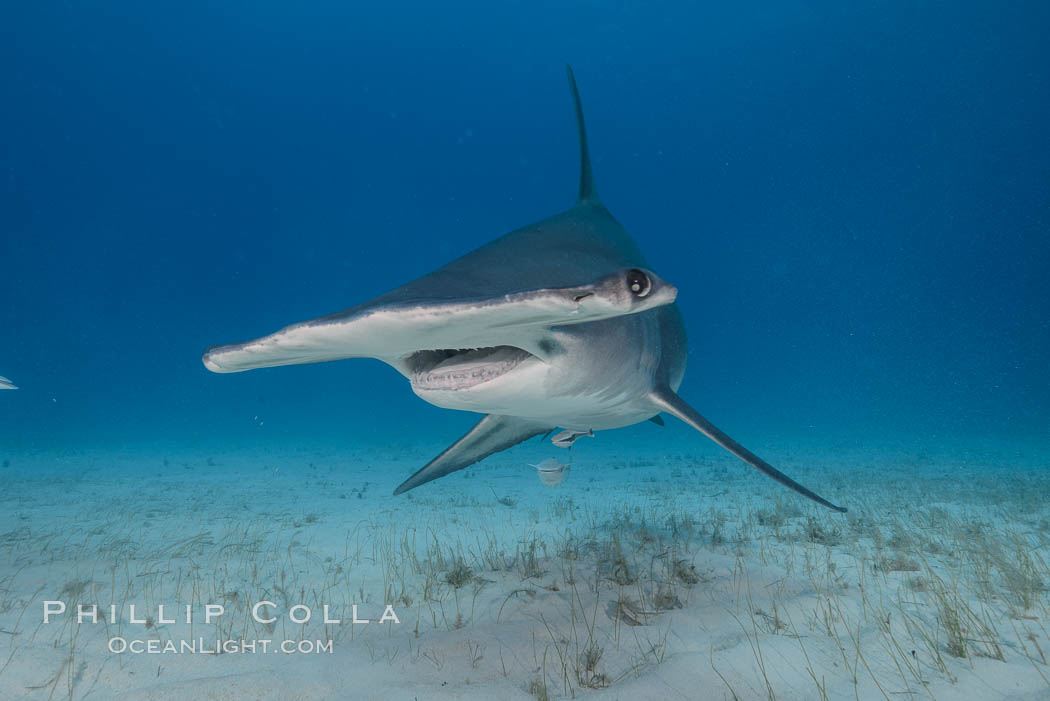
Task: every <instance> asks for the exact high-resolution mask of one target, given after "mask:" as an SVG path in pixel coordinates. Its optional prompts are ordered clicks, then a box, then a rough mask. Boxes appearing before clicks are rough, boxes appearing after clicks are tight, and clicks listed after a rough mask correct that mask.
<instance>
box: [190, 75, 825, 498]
mask: <svg viewBox="0 0 1050 701" xmlns="http://www.w3.org/2000/svg"><path fill="white" fill-rule="evenodd" d="M568 74H569V87H570V89H571V91H572V98H573V102H574V105H575V108H576V126H577V130H578V132H579V145H580V190H579V196H578V197H577V200H576V204H575V205H573V207H572V208H571V209H569V210H567V211H565V212H562V213H561V214H556V215H554V216H552V217H549V218H547V219H544V220H542V221H539V222H537V223H535V224H530V225H529V226H526V227H524V228H521V229H518V230H517V231H512V232H511V233H509V234H506V235H505V236H502V237H500V238H498V239H496V240H495V241H492V242H491V243H488V244H486V245H484V246H482V247H481V248H478V249H477V250H475V251H473V252H471V253H468V254H467V255H465V256H463V257H462V258H459V259H457V260H454V261H452V262H451V263H449V264H447V265H445V266H442V267H440V268H438V269H437V270H435V271H434V272H432V273H430V274H428V275H424V276H423V277H421V278H419V279H418V280H414V281H413V282H409V283H408V284H405V285H402V286H401V287H397V288H395V289H393V290H391V291H390V292H387V293H386V294H384V295H381V296H379V297H377V298H375V299H373V300H372V301H370V302H365V303H364V304H359V305H357V306H355V307H350V308H349V309H346V310H345V311H341V312H336V313H335V314H330V315H328V316H323V317H320V318H317V319H312V320H310V321H303V322H300V323H297V324H292V325H291V326H286V327H285V328H283V329H281V330H280V331H277V332H275V333H272V334H270V335H268V336H263V337H261V338H257V339H255V340H252V341H245V342H243V343H234V344H230V345H224V346H213V347H211V348H209V349H208V350H207V351H206V352H205V353H204V358H203V360H204V365H205V366H206V367H207V368H208V369H209V370H211V371H213V372H240V371H242V370H251V369H254V368H263V367H271V366H275V365H289V364H294V363H315V362H322V361H328V360H338V359H341V358H377V359H379V360H382V361H383V362H385V363H387V364H388V365H390V366H391V367H393V368H394V369H395V370H397V371H398V372H400V373H401V374H402V375H404V376H405V377H406V378H408V380H409V382H410V383H411V386H412V391H413V392H415V393H416V395H418V396H419V397H420V398H422V399H423V400H425V401H427V402H430V403H431V404H434V405H436V406H439V407H445V408H447V409H460V410H464V411H473V412H478V413H482V414H485V416H484V418H482V419H481V420H480V421H479V422H478V423H477V425H476V426H474V428H473V429H471V430H470V431H469V432H468V433H467V434H466V435H465V436H463V437H462V438H460V439H459V440H458V441H456V442H455V443H453V444H452V445H451V446H450V447H449V448H448V449H446V450H445V451H444V452H443V453H441V454H440V455H438V456H437V457H436V458H434V459H433V460H431V461H430V462H429V463H428V464H427V465H426V466H424V467H423V468H422V469H420V470H419V471H418V472H416V473H415V474H414V475H412V476H411V477H410V478H408V479H407V480H405V482H403V483H402V484H401V486H399V487H398V488H397V490H396V491H395V492H394V493H395V494H401V493H403V492H406V491H408V490H410V489H413V488H415V487H418V486H419V485H421V484H423V483H425V482H429V481H430V480H433V479H437V478H438V477H443V476H444V475H447V474H449V473H450V472H455V471H456V470H461V469H463V468H465V467H467V466H469V465H473V464H474V463H476V462H478V461H479V460H482V459H484V458H486V457H488V456H489V455H492V454H493V453H497V452H499V451H501V450H506V449H507V448H509V447H511V446H513V445H516V444H518V443H520V442H522V441H524V440H526V439H528V438H531V437H533V436H537V435H540V434H548V433H550V432H552V431H554V430H556V429H559V428H560V429H563V430H562V431H561V432H560V433H559V434H558V435H557V436H555V438H554V442H555V443H556V444H557V445H561V446H566V445H571V444H572V442H573V441H574V440H575V439H576V438H578V437H579V436H583V435H593V434H592V432H593V431H600V430H605V429H612V428H620V427H623V426H630V425H632V424H636V423H639V422H641V421H647V420H652V421H655V422H657V423H660V422H661V419H660V416H659V415H660V413H661V412H664V413H667V414H671V415H672V416H676V417H678V418H679V419H681V420H682V421H684V422H685V423H687V424H689V425H690V426H692V427H693V428H695V429H696V430H698V431H700V432H701V433H703V434H704V435H705V436H707V437H708V438H710V439H711V440H713V441H714V442H716V443H718V444H719V445H720V446H722V447H723V448H725V449H726V450H728V451H729V452H731V453H733V454H734V455H736V456H737V457H739V458H741V459H742V460H744V461H745V462H747V463H748V464H750V465H752V466H754V467H756V468H758V469H759V470H761V471H762V472H764V473H765V474H767V475H769V476H770V477H772V478H773V479H775V480H777V481H778V482H780V483H781V484H784V485H786V486H788V487H790V488H791V489H793V490H795V491H796V492H798V493H800V494H802V495H804V496H806V497H809V498H810V499H812V500H814V501H816V502H818V503H820V504H823V505H824V506H827V507H829V508H832V509H835V510H837V511H845V509H843V508H841V507H838V506H835V505H834V504H831V503H830V502H828V501H827V500H825V499H824V498H822V497H820V496H818V495H817V494H815V493H814V492H812V491H810V490H809V489H807V488H806V487H803V486H802V485H801V484H799V483H797V482H795V481H794V480H793V479H791V478H790V477H788V476H787V475H785V474H783V473H782V472H780V471H779V470H776V469H775V468H773V467H772V466H771V465H769V464H768V463H766V462H765V461H764V460H762V459H761V458H759V457H758V456H756V455H755V454H754V453H752V452H751V451H749V450H747V449H746V448H744V447H743V446H742V445H740V444H739V443H737V442H736V441H734V440H733V439H732V438H730V437H729V436H727V435H726V434H725V433H723V432H722V431H720V430H719V429H718V428H716V427H715V426H714V425H713V424H712V423H711V422H710V421H708V420H707V419H705V418H704V417H703V416H701V415H700V414H699V413H697V412H696V410H694V409H693V408H692V407H691V406H689V405H688V404H686V402H685V401H684V400H683V399H682V398H681V397H679V396H678V395H677V394H676V393H675V392H676V390H677V389H678V387H679V385H681V383H682V377H683V375H684V374H685V361H686V337H685V326H684V324H683V323H682V315H681V313H680V312H679V311H678V307H677V306H676V305H675V304H674V301H675V297H676V295H677V294H678V290H677V289H675V287H673V286H672V285H670V284H668V283H666V282H664V281H663V280H661V279H660V278H659V277H657V275H656V274H655V273H653V272H652V271H651V269H650V266H649V263H648V262H647V261H646V260H645V257H644V256H643V255H642V253H641V251H639V250H638V246H637V245H636V244H635V242H634V241H633V240H632V239H631V237H630V236H629V235H628V233H627V232H626V231H625V230H624V229H623V227H622V226H620V224H619V223H617V221H616V220H615V219H614V218H613V216H612V215H611V214H610V213H609V210H607V209H606V208H605V207H604V206H603V205H602V203H601V201H600V200H599V199H598V193H597V192H596V190H595V187H594V177H593V175H592V172H591V162H590V156H589V153H588V148H587V132H586V129H585V127H584V121H583V108H582V106H581V104H580V95H579V90H578V89H577V87H576V79H575V77H574V76H573V73H572V69H571V68H568Z"/></svg>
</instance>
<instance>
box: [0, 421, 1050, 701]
mask: <svg viewBox="0 0 1050 701" xmlns="http://www.w3.org/2000/svg"><path fill="white" fill-rule="evenodd" d="M440 447H441V446H421V447H419V448H413V449H411V450H406V451H399V450H398V449H393V450H391V451H379V450H375V451H361V452H356V453H355V452H353V451H346V452H343V453H337V454H306V455H304V454H289V455H281V456H264V455H259V456H245V455H243V454H237V455H219V454H211V455H209V454H197V455H192V456H183V455H174V454H173V455H170V456H169V457H168V458H167V459H168V464H167V465H165V464H164V463H163V456H157V455H141V454H127V455H115V454H109V453H106V454H103V453H97V454H66V455H55V454H48V455H38V456H33V457H26V456H18V455H15V456H11V457H10V460H11V464H10V466H9V467H7V468H4V469H3V470H2V471H0V479H2V484H3V491H2V494H0V502H2V507H0V698H2V699H18V698H25V699H60V698H73V699H105V700H107V701H108V700H110V699H173V698H179V699H181V698H187V699H188V698H194V699H243V698H251V699H256V698H258V699H348V698H349V699H356V698H375V699H387V698H404V699H412V698H420V699H443V698H457V699H494V698H500V699H503V698H506V699H511V698H530V697H540V698H542V695H543V694H544V693H546V694H548V695H549V697H550V698H569V697H587V698H591V697H593V698H619V699H649V698H651V699H675V698H681V699H697V698H704V699H707V698H710V699H721V698H726V699H731V698H733V697H734V695H735V696H736V698H739V699H767V698H770V697H775V698H778V699H820V698H822V697H823V696H825V695H826V698H829V699H881V698H885V699H894V700H895V699H923V698H936V699H973V700H975V701H976V700H978V699H980V700H985V699H999V698H1014V699H1035V698H1048V697H1050V682H1048V679H1050V667H1048V666H1047V661H1048V660H1047V659H1046V655H1050V640H1048V624H1047V620H1046V619H1047V614H1048V608H1047V606H1048V603H1050V602H1048V598H1047V590H1046V584H1047V582H1050V571H1048V568H1047V564H1046V562H1047V560H1048V554H1047V551H1048V548H1047V544H1048V542H1050V503H1048V499H1047V496H1046V495H1047V494H1050V491H1048V490H1050V479H1048V478H1047V477H1046V471H1045V469H1044V470H1043V472H1042V475H1043V476H1031V475H1029V476H1025V475H1024V474H1023V473H1021V472H1019V471H1018V472H1008V471H1005V470H1004V471H999V472H991V473H989V472H986V471H982V467H983V465H981V464H975V465H961V464H959V463H957V462H951V461H947V460H943V459H941V458H930V459H926V460H911V461H909V460H908V459H906V458H904V457H901V458H899V459H895V460H893V461H887V459H886V458H882V459H880V460H874V459H868V460H864V459H861V458H856V457H853V458H851V459H850V461H849V462H848V463H847V464H849V465H850V467H849V469H848V470H847V469H845V468H844V467H843V461H842V460H841V459H839V460H836V461H835V463H834V464H831V463H829V464H828V465H827V466H826V468H822V467H818V468H808V467H804V466H803V465H802V464H801V461H800V460H797V459H796V460H794V461H792V460H790V459H788V460H784V459H781V460H779V461H778V465H779V466H781V467H783V469H785V471H787V472H789V473H791V474H794V475H796V476H798V477H800V478H801V480H802V481H804V482H805V483H807V484H809V485H811V486H814V487H819V489H817V491H819V492H821V493H823V494H824V495H825V496H827V497H829V498H831V499H832V500H833V501H842V502H844V503H846V504H847V505H848V506H849V507H850V508H851V513H850V514H849V516H840V515H836V514H833V513H831V512H828V511H825V510H822V509H820V508H819V507H816V506H814V505H811V504H809V503H808V502H805V501H804V500H802V499H800V498H798V497H797V496H796V495H794V494H793V493H791V492H788V491H786V490H784V489H782V488H780V487H779V486H777V485H776V484H774V483H772V482H770V481H769V480H766V479H764V478H763V477H761V476H760V475H757V474H756V473H754V472H753V471H751V470H749V469H748V468H746V466H744V465H742V464H740V463H739V462H738V461H736V460H734V459H733V458H731V457H729V456H722V455H719V454H717V453H715V452H714V451H713V450H707V449H706V448H704V447H700V448H698V447H697V446H696V444H695V443H693V444H692V445H691V446H690V448H689V449H688V453H689V454H699V455H703V456H706V457H704V458H694V457H690V456H689V455H688V454H682V455H676V456H665V455H663V454H661V455H660V457H659V458H658V462H657V463H656V464H653V463H650V462H647V461H646V460H645V459H643V458H641V457H640V456H641V454H642V452H641V451H637V452H638V455H639V457H637V458H635V457H634V456H632V451H630V450H622V447H621V446H616V447H614V446H613V445H612V444H610V445H609V446H608V447H606V448H602V447H601V446H600V445H599V444H598V443H597V441H596V442H595V444H594V447H591V446H588V450H587V451H577V452H576V453H575V454H574V456H573V458H574V459H573V463H574V464H573V468H572V471H571V473H569V475H568V476H567V478H566V481H565V483H564V484H563V485H561V486H560V487H557V488H554V489H551V488H546V487H543V486H542V485H541V484H540V482H539V480H538V479H537V476H536V473H535V471H534V470H533V469H531V468H529V467H527V464H526V463H528V462H538V460H537V453H538V452H540V451H537V450H536V449H523V448H522V449H515V450H514V451H510V452H508V453H505V454H502V455H499V456H495V457H494V458H490V459H489V460H488V461H486V462H485V463H483V464H482V465H479V466H475V467H474V468H472V469H471V470H469V471H468V474H469V477H468V478H466V479H464V478H463V476H462V475H455V476H451V477H449V478H446V479H443V480H440V481H438V482H436V483H433V484H428V485H425V486H424V487H421V488H420V489H417V490H415V491H414V492H412V493H411V498H407V497H392V496H390V492H391V491H392V489H393V487H394V486H396V485H397V484H398V483H399V482H400V481H401V480H402V479H403V478H404V477H406V476H408V475H410V474H411V473H412V472H413V471H414V470H416V469H417V468H418V467H419V466H420V465H422V464H423V463H424V462H425V461H426V460H427V459H428V458H429V457H430V456H431V455H432V454H433V453H436V452H437V451H438V450H439V449H440ZM661 447H662V448H665V447H666V446H661ZM685 452H686V448H685V447H683V453H685ZM391 453H392V454H391ZM546 453H551V451H546ZM546 453H544V454H543V455H541V456H540V457H547V454H546ZM552 454H553V455H555V456H556V457H564V455H565V454H564V453H562V452H553V453H552ZM650 454H652V452H651V451H650ZM625 456H629V457H625ZM0 457H2V456H0ZM209 461H210V463H211V464H209ZM809 464H811V463H809ZM497 497H499V498H503V499H507V500H508V504H503V503H500V502H499V501H497ZM459 564H462V565H463V568H461V571H460V573H459V574H460V575H461V580H456V577H455V576H454V574H455V570H456V566H457V565H459ZM453 581H454V582H455V583H456V584H459V585H460V586H459V587H458V588H457V587H456V586H453V583H451V582H453ZM45 600H63V601H65V602H66V603H67V605H68V606H69V607H70V608H72V607H74V606H75V605H76V603H77V602H81V603H84V604H94V603H97V604H100V605H101V610H102V613H103V615H105V614H106V613H107V612H108V609H109V606H110V605H111V604H113V605H116V606H117V607H118V609H119V610H120V611H121V615H120V620H119V622H118V623H115V624H104V623H97V624H91V623H86V622H85V623H83V624H81V625H76V624H75V621H74V620H73V619H72V618H71V617H70V615H69V614H65V615H60V616H56V617H54V619H53V620H52V622H51V623H49V624H46V625H45V624H43V623H42V620H43V602H44V601H45ZM263 600H270V601H274V602H276V603H278V607H277V608H278V611H279V612H280V611H281V610H282V609H284V608H286V607H287V606H290V605H293V604H299V603H301V604H304V605H306V606H309V607H310V608H311V610H312V612H313V616H314V620H313V621H311V622H310V623H309V624H307V625H305V626H300V625H295V624H293V623H291V622H290V621H288V619H287V618H284V617H282V618H281V619H279V620H278V622H277V623H276V624H275V625H274V627H273V628H272V629H268V628H267V626H265V625H263V624H260V623H256V622H254V621H252V620H251V618H250V615H249V611H248V608H249V606H250V605H251V604H252V603H255V602H258V601H263ZM132 603H134V604H135V605H136V608H137V610H138V612H139V613H138V615H140V616H142V615H152V616H154V618H155V617H156V613H157V606H158V605H160V604H163V605H164V606H165V609H166V610H167V611H168V612H169V613H168V614H166V615H171V612H172V611H173V610H174V611H176V612H177V613H178V614H179V616H181V615H182V609H183V607H184V606H185V605H186V604H193V605H203V604H207V603H214V604H225V606H226V609H227V612H226V614H225V615H224V616H222V617H221V618H219V619H218V622H212V623H210V624H205V623H204V622H203V610H198V611H197V620H195V621H194V623H193V624H192V626H191V625H187V624H185V623H184V622H179V623H174V624H171V623H167V624H160V623H158V622H156V621H151V623H150V624H149V626H148V627H147V625H146V624H141V623H140V624H136V623H131V622H130V620H129V618H130V617H129V615H128V609H127V607H128V605H129V604H132ZM354 603H356V604H358V605H359V615H360V616H362V617H368V618H371V619H376V618H378V617H379V615H380V614H381V613H382V612H383V609H384V604H385V603H389V604H391V605H392V606H393V607H394V610H395V612H396V613H397V615H398V616H399V617H400V621H401V622H400V624H396V625H395V624H393V623H387V624H379V623H377V622H375V621H373V622H372V623H369V624H367V625H361V624H359V625H352V624H350V623H349V622H348V621H346V620H344V622H343V623H342V624H339V625H328V626H325V625H322V624H320V623H319V622H317V619H318V618H319V617H320V616H321V606H322V605H323V604H328V605H329V606H330V609H331V611H332V613H333V615H342V617H343V618H344V619H347V618H349V609H348V607H349V606H350V605H351V604H354ZM117 636H120V637H124V638H126V639H128V640H149V639H153V640H156V641H159V643H158V644H161V643H163V642H165V641H176V642H177V641H182V640H193V639H196V638H199V637H203V638H205V640H206V641H210V645H211V646H214V644H215V641H216V638H217V637H218V638H222V639H234V640H240V639H270V640H273V641H274V642H273V643H271V644H272V645H277V644H278V643H279V642H280V641H281V640H284V639H287V640H291V641H293V642H298V641H300V640H305V641H317V640H320V641H322V644H323V643H324V641H327V640H331V641H332V651H331V652H330V653H328V652H322V653H314V654H305V653H304V654H278V653H273V652H270V653H267V654H263V653H261V652H256V653H254V654H247V653H244V654H219V655H216V654H131V653H124V654H122V655H117V654H113V653H111V652H109V651H108V649H107V644H108V642H109V641H110V639H111V638H115V637H117Z"/></svg>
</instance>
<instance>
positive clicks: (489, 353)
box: [405, 346, 533, 390]
mask: <svg viewBox="0 0 1050 701" xmlns="http://www.w3.org/2000/svg"><path fill="white" fill-rule="evenodd" d="M531 357H533V356H532V354H531V353H529V352H528V351H523V350H522V349H520V348H515V347H514V346H493V347H491V348H460V349H456V348H441V349H438V350H421V351H416V352H415V353H413V354H412V355H410V356H408V358H406V359H405V362H406V364H407V365H408V367H409V368H410V369H411V371H412V386H413V387H415V388H416V389H426V390H433V389H439V390H457V389H468V388H470V387H475V386H477V385H480V384H482V383H483V382H488V381H490V380H494V379H496V378H497V377H501V376H503V375H506V374H507V373H508V372H510V371H511V370H513V369H514V368H516V367H518V366H519V365H521V363H522V362H524V361H525V360H527V359H529V358H531Z"/></svg>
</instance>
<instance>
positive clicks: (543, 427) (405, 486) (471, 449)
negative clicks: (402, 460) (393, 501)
mask: <svg viewBox="0 0 1050 701" xmlns="http://www.w3.org/2000/svg"><path fill="white" fill-rule="evenodd" d="M550 430H551V426H549V425H547V424H541V423H537V422H535V421H529V420H527V419H519V418H517V417H514V416H497V415H495V414H489V415H488V416H486V417H485V418H483V419H482V420H481V421H479V422H478V424H477V425H476V426H475V427H474V428H472V429H470V431H469V432H468V433H467V435H465V436H463V437H462V438H460V439H459V440H458V441H456V442H455V443H453V444H452V445H450V446H449V447H448V448H447V449H446V450H445V452H443V453H442V454H441V455H439V456H437V457H436V458H434V459H433V460H431V461H430V462H429V463H427V464H426V465H425V466H424V467H423V468H422V469H420V470H419V472H417V473H416V474H414V475H412V476H411V477H409V478H408V479H407V480H405V481H404V482H402V483H401V486H399V487H398V488H397V489H395V490H394V494H395V495H397V494H404V493H405V492H407V491H408V490H410V489H415V488H416V487H418V486H419V485H421V484H425V483H427V482H429V481H430V480H436V479H437V478H438V477H444V476H445V475H447V474H449V473H450V472H455V471H456V470H462V469H463V468H464V467H469V466H471V465H473V464H474V463H476V462H478V461H479V460H483V459H485V458H487V457H488V456H490V455H492V454H493V453H498V452H500V451H501V450H506V449H507V448H510V447H511V446H515V445H517V444H518V443H521V442H522V441H524V440H527V439H529V438H532V437H533V436H538V435H539V434H541V433H545V432H547V431H550Z"/></svg>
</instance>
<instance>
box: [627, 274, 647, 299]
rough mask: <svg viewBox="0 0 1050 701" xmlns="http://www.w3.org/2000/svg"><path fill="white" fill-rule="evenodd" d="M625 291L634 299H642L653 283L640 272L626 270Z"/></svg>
mask: <svg viewBox="0 0 1050 701" xmlns="http://www.w3.org/2000/svg"><path fill="white" fill-rule="evenodd" d="M627 289H629V290H630V291H631V294H633V295H634V296H635V297H644V296H646V295H647V294H649V292H650V290H652V289H653V283H652V282H651V281H650V280H649V276H648V275H646V274H645V273H643V272H642V271H641V270H637V269H636V270H628V271H627Z"/></svg>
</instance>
